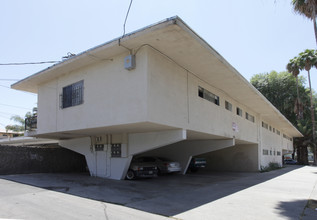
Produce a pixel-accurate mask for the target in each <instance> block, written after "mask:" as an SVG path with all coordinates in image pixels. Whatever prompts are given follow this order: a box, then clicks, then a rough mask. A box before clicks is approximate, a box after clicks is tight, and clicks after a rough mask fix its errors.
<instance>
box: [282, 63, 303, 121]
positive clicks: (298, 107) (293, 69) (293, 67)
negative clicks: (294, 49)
mask: <svg viewBox="0 0 317 220" xmlns="http://www.w3.org/2000/svg"><path fill="white" fill-rule="evenodd" d="M298 62H299V59H298V57H294V58H293V59H291V60H290V61H289V63H288V64H287V65H286V69H287V71H288V72H289V73H292V74H293V76H294V77H295V78H296V90H297V99H296V100H295V107H294V112H295V113H296V116H297V119H301V118H302V117H303V105H302V103H301V101H300V98H299V91H298V75H299V70H300V67H299V65H298Z"/></svg>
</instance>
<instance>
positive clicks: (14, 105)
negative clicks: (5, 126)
mask: <svg viewBox="0 0 317 220" xmlns="http://www.w3.org/2000/svg"><path fill="white" fill-rule="evenodd" d="M0 105H3V106H8V107H13V108H20V109H26V110H31V111H32V109H30V108H24V107H21V106H15V105H7V104H2V103H0Z"/></svg>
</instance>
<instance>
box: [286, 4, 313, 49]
mask: <svg viewBox="0 0 317 220" xmlns="http://www.w3.org/2000/svg"><path fill="white" fill-rule="evenodd" d="M292 4H293V7H294V11H295V12H296V13H298V14H300V15H303V16H305V17H307V18H308V19H311V20H312V21H313V24H314V32H315V39H316V44H317V26H316V14H317V0H292Z"/></svg>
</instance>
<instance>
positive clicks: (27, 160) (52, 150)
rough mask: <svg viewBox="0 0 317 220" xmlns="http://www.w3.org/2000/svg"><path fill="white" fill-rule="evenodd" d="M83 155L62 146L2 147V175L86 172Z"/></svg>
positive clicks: (0, 156) (0, 149) (0, 159)
mask: <svg viewBox="0 0 317 220" xmlns="http://www.w3.org/2000/svg"><path fill="white" fill-rule="evenodd" d="M86 166H87V165H86V160H85V157H84V156H83V155H81V154H78V153H76V152H73V151H71V150H68V149H65V148H62V147H60V146H57V145H56V146H55V145H54V146H46V147H34V146H32V147H26V146H0V175H6V174H26V173H56V172H84V171H86Z"/></svg>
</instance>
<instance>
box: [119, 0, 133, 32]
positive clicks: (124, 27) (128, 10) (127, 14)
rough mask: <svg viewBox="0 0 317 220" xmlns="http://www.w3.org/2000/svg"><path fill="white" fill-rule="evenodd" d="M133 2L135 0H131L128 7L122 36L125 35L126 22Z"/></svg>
mask: <svg viewBox="0 0 317 220" xmlns="http://www.w3.org/2000/svg"><path fill="white" fill-rule="evenodd" d="M132 2H133V0H131V1H130V5H129V8H128V11H127V14H126V16H125V20H124V24H123V34H122V37H123V36H124V35H125V24H126V23H127V19H128V15H129V12H130V8H131V5H132Z"/></svg>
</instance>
